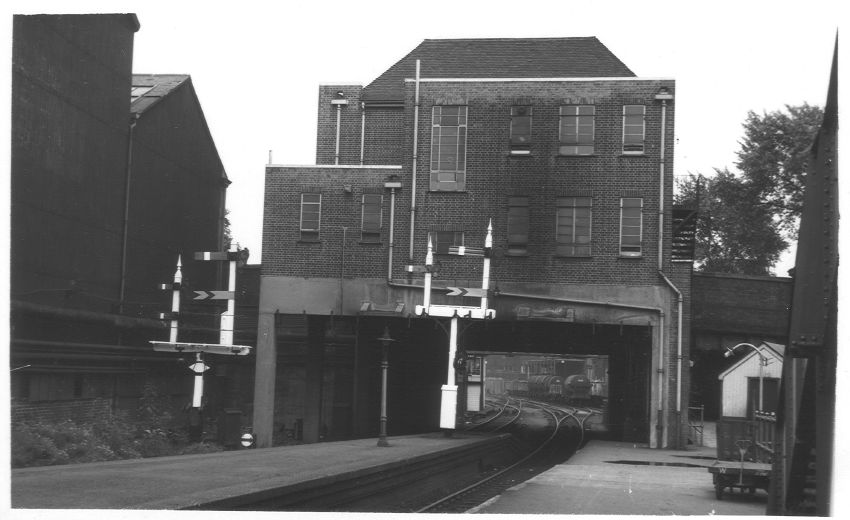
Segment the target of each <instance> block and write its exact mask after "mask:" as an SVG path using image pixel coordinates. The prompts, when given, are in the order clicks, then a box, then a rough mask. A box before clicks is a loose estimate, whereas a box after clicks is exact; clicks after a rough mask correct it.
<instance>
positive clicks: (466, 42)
mask: <svg viewBox="0 0 850 520" xmlns="http://www.w3.org/2000/svg"><path fill="white" fill-rule="evenodd" d="M417 59H418V60H420V76H421V77H423V78H429V77H430V78H595V77H633V76H635V74H634V73H633V72H632V71H631V70H629V68H628V67H626V66H625V65H624V64H623V62H621V61H620V60H619V58H617V57H616V56H614V54H613V53H612V52H611V51H609V50H608V48H607V47H605V46H604V45H603V44H602V42H600V41H599V40H598V39H596V37H595V36H589V37H580V38H483V39H459V40H455V39H452V40H424V41H423V42H422V43H420V44H419V45H418V46H417V47H416V48H415V49H413V50H412V51H411V52H410V53H409V54H408V55H407V56H405V57H404V58H402V59H401V60H399V61H398V62H397V63H396V64H395V65H393V66H392V67H390V68H389V69H387V71H386V72H384V73H383V74H381V75H380V76H379V77H378V78H377V79H375V80H374V81H373V82H372V83H370V84H369V85H367V86H366V88H365V89H364V90H363V97H362V99H363V101H367V102H370V101H372V102H376V101H403V99H404V80H405V79H406V78H413V77H415V75H416V60H417Z"/></svg>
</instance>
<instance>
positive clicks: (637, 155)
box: [620, 152, 648, 157]
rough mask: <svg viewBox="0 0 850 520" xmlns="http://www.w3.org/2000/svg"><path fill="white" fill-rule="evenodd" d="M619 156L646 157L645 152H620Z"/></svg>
mask: <svg viewBox="0 0 850 520" xmlns="http://www.w3.org/2000/svg"><path fill="white" fill-rule="evenodd" d="M620 157H648V155H646V152H644V153H621V154H620Z"/></svg>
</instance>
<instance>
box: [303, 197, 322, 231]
mask: <svg viewBox="0 0 850 520" xmlns="http://www.w3.org/2000/svg"><path fill="white" fill-rule="evenodd" d="M321 220H322V194H321V193H302V194H301V224H300V229H301V240H304V241H310V242H314V241H317V240H319V227H320V225H321Z"/></svg>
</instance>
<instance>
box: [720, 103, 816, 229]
mask: <svg viewBox="0 0 850 520" xmlns="http://www.w3.org/2000/svg"><path fill="white" fill-rule="evenodd" d="M822 120H823V110H822V109H821V108H820V107H817V106H811V105H808V104H805V103H804V104H803V105H800V106H789V105H786V106H785V111H773V112H765V113H764V114H763V115H761V116H759V115H758V114H756V113H755V112H753V111H750V112H749V113H748V114H747V119H746V120H745V121H744V125H743V126H744V138H743V140H742V141H741V142H740V145H741V149H740V151H738V152H737V156H738V162H737V163H736V166H737V167H738V169H739V170H740V171H741V173H742V174H743V177H744V179H746V180H747V181H748V183H749V184H750V186H751V188H752V190H753V191H754V196H755V197H756V199H757V200H758V201H759V202H761V203H763V204H765V205H767V207H768V208H769V210H770V211H771V212H772V213H773V214H774V215H776V216H777V218H778V223H779V226H780V228H781V230H782V231H783V232H784V234H785V236H786V237H789V238H792V239H796V237H797V225H798V221H799V217H800V213H801V211H802V206H803V186H804V183H805V174H806V168H807V166H808V165H807V161H808V159H809V149H810V147H811V144H812V142H813V140H814V137H815V135H816V133H817V131H818V128H820V125H821V121H822Z"/></svg>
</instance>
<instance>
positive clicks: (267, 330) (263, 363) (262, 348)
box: [254, 312, 277, 448]
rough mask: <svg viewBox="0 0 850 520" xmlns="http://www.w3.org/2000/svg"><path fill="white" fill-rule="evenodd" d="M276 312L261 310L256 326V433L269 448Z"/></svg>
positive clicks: (261, 442) (275, 365)
mask: <svg viewBox="0 0 850 520" xmlns="http://www.w3.org/2000/svg"><path fill="white" fill-rule="evenodd" d="M275 317H276V314H271V313H268V312H261V313H260V315H259V317H258V326H257V364H256V367H255V376H254V436H255V437H256V446H257V447H258V448H270V447H271V445H272V432H273V430H274V401H275V399H274V397H275V382H276V381H275V380H276V374H277V334H276V329H275V327H276V325H277V324H276V323H275V322H276V320H275Z"/></svg>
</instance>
